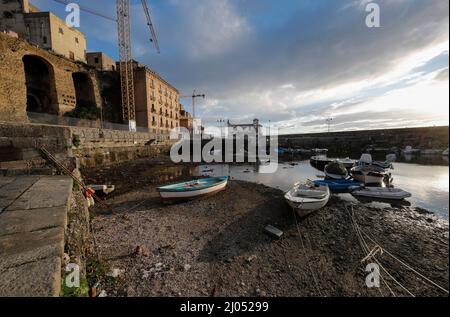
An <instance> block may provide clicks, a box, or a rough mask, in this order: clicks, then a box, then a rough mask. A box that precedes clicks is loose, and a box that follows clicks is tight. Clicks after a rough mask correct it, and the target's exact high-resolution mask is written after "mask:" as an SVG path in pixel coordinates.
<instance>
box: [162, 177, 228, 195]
mask: <svg viewBox="0 0 450 317" xmlns="http://www.w3.org/2000/svg"><path fill="white" fill-rule="evenodd" d="M227 184H228V177H226V176H225V177H214V178H202V179H197V180H193V181H189V182H183V183H178V184H172V185H167V186H162V187H158V188H157V190H158V192H159V195H160V197H161V199H162V200H192V199H196V198H199V197H203V196H207V195H212V194H215V193H217V192H219V191H222V190H225V188H226V187H227Z"/></svg>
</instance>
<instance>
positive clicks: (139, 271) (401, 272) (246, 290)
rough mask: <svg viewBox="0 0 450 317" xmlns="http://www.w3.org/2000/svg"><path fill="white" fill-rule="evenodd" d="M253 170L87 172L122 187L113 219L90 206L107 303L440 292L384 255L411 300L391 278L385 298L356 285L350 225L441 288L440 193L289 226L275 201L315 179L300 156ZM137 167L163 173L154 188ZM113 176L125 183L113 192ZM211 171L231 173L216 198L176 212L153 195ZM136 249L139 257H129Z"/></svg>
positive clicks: (347, 200) (358, 268)
mask: <svg viewBox="0 0 450 317" xmlns="http://www.w3.org/2000/svg"><path fill="white" fill-rule="evenodd" d="M399 165H400V167H397V168H396V169H395V171H398V174H394V177H395V180H394V182H395V181H400V179H401V175H402V174H403V173H405V172H408V171H409V170H408V167H409V166H408V165H407V166H403V165H402V164H396V166H399ZM411 167H415V165H412V166H411ZM254 168H255V167H254V166H252V165H241V164H239V165H232V166H229V165H221V164H217V165H198V166H192V165H191V164H188V165H186V166H178V168H177V167H172V168H170V167H166V166H159V167H158V164H155V162H153V163H152V162H149V161H146V160H140V161H136V162H135V163H133V164H132V165H131V166H128V165H127V166H123V167H120V168H114V171H108V170H104V169H101V168H99V169H92V170H89V171H85V172H84V173H85V175H87V179H88V180H92V181H94V180H95V181H97V182H98V181H109V182H116V184H118V185H119V188H120V190H119V191H118V192H116V193H115V194H113V196H108V198H107V200H106V202H107V204H108V206H109V207H110V208H111V210H114V213H111V212H110V210H108V209H105V208H103V207H96V208H95V209H94V210H95V213H96V216H95V218H94V220H93V230H94V231H93V232H94V235H95V238H96V243H97V248H98V252H99V256H100V258H102V259H103V260H104V261H106V262H108V263H109V265H110V266H111V267H114V268H118V269H120V270H121V272H123V273H122V275H121V276H120V277H118V278H117V279H113V280H111V279H110V280H109V281H108V282H107V283H106V284H105V285H104V289H105V292H106V293H108V294H112V295H113V296H394V294H395V296H411V294H414V295H415V296H446V293H445V291H442V289H439V288H436V286H433V285H430V283H429V282H427V281H426V280H425V282H424V281H423V280H422V282H420V280H421V278H420V277H419V278H418V279H416V277H414V275H415V274H414V273H413V272H411V270H410V269H408V268H405V267H404V266H403V265H402V264H400V263H398V262H397V261H395V260H393V259H392V258H390V257H389V255H386V254H384V255H382V256H381V257H380V259H381V258H382V259H383V263H384V265H385V266H386V269H387V270H388V271H389V272H390V274H393V276H395V279H396V280H397V281H398V282H399V283H400V285H403V286H404V287H405V288H406V289H407V290H408V291H409V292H411V293H408V292H407V291H405V289H403V288H402V287H401V286H399V284H396V283H395V282H393V281H392V280H391V281H388V282H387V283H389V284H388V285H390V287H392V288H393V289H392V290H393V293H390V291H389V288H387V287H386V286H384V287H381V288H380V289H379V290H370V289H368V288H367V287H365V284H364V279H365V274H366V273H365V272H364V268H365V265H363V264H362V263H361V260H362V259H363V258H364V257H365V255H367V254H365V250H364V249H362V248H361V246H360V244H359V242H358V236H357V231H355V229H354V225H353V221H355V222H356V223H357V224H358V226H359V227H360V228H363V229H362V230H363V231H364V232H365V233H366V234H367V235H368V237H370V238H371V239H374V240H373V241H376V243H373V242H371V241H370V240H368V238H366V239H367V243H368V245H369V248H373V247H375V246H376V245H380V246H382V248H383V249H385V250H386V251H388V252H390V253H391V254H394V255H395V256H396V257H397V258H400V259H403V261H405V262H406V263H408V265H410V266H411V267H414V268H415V270H417V271H418V272H427V274H428V276H427V278H428V279H430V280H433V282H435V283H437V284H438V285H446V284H447V283H448V203H447V202H446V198H445V196H446V195H448V188H447V189H445V188H441V190H442V196H441V197H442V200H441V201H440V202H435V201H431V199H429V200H427V199H424V197H417V195H418V193H419V191H418V190H412V193H413V195H412V197H417V198H416V199H417V200H412V201H411V202H410V203H409V204H401V203H400V204H398V203H395V202H390V203H389V202H387V203H386V202H379V201H364V200H363V201H359V200H357V199H356V198H355V197H353V196H351V195H350V194H339V195H333V197H332V198H331V199H330V201H329V202H328V204H327V206H326V207H324V208H322V209H320V210H318V211H317V212H315V213H313V214H311V215H309V216H308V217H306V218H298V217H297V216H296V214H295V213H294V212H293V210H292V208H290V207H289V205H288V204H287V203H286V201H285V199H284V193H285V192H286V191H287V190H288V189H289V187H290V186H292V184H293V182H294V180H298V179H307V178H308V177H311V178H313V177H316V176H317V174H318V173H319V172H318V171H317V170H315V169H314V168H313V167H312V166H310V164H309V160H305V161H300V162H290V163H284V164H280V166H279V169H278V171H277V173H275V174H274V175H271V174H266V175H264V174H258V173H257V171H255V170H254ZM423 168H424V170H426V168H427V166H423ZM432 168H434V167H432ZM439 168H440V167H437V169H436V171H438V170H439ZM146 170H149V171H152V173H153V174H157V175H160V177H161V178H160V180H156V181H152V182H149V181H150V179H149V178H147V177H146V175H147V174H146V172H145V171H146ZM174 171H175V172H174ZM294 171H296V172H294ZM441 173H442V174H440V175H439V177H440V178H439V177H438V178H437V179H436V180H434V182H435V183H439V179H440V180H441V182H443V180H444V179H445V177H446V175H448V168H447V167H445V166H443V167H442V168H441ZM446 173H447V174H446ZM433 174H434V175H437V174H438V173H437V172H436V173H433ZM120 175H127V176H129V179H132V180H133V181H131V182H126V183H123V184H122V186H121V185H120V179H121V176H120ZM216 175H228V176H229V178H230V181H229V184H228V187H227V189H226V190H225V191H223V192H220V193H218V194H216V195H214V196H211V197H208V198H204V199H201V200H195V201H191V202H185V203H175V204H163V203H161V201H160V199H159V195H158V192H157V187H158V186H159V184H164V183H167V182H169V183H175V182H177V181H182V180H189V179H192V178H201V177H205V176H207V177H213V176H216ZM410 177H413V178H414V179H415V182H414V181H411V180H410V179H408V181H406V180H405V179H404V180H403V182H405V181H406V182H405V183H400V184H402V187H404V188H407V189H411V188H417V182H422V181H423V178H422V177H423V174H421V173H420V172H418V173H417V174H415V175H410ZM127 179H128V178H127ZM161 180H163V181H161ZM408 182H409V186H406V183H408ZM403 184H405V185H403ZM405 186H406V187H405ZM438 196H439V195H436V193H433V194H430V196H429V197H433V199H432V200H434V197H438ZM422 199H423V200H422ZM424 207H428V208H424ZM267 225H272V226H274V227H276V228H278V229H280V230H281V231H282V232H283V237H282V238H281V239H274V238H273V237H271V236H270V235H267V233H266V232H264V228H265V227H266V226H267ZM297 226H298V227H297ZM130 228H137V229H136V230H133V231H130V230H129V229H130ZM181 241H183V243H181ZM411 241H414V243H411ZM136 248H138V249H139V250H144V251H142V252H139V254H138V255H136V254H135V251H136ZM141 253H142V254H141ZM431 254H433V256H429V255H431ZM380 261H381V260H380ZM384 261H385V262H384ZM311 267H312V268H314V269H313V272H311V271H310V269H311ZM188 285H191V286H192V287H187V286H188ZM186 290H187V291H186ZM380 292H381V293H380Z"/></svg>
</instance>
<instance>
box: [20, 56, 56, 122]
mask: <svg viewBox="0 0 450 317" xmlns="http://www.w3.org/2000/svg"><path fill="white" fill-rule="evenodd" d="M22 62H23V65H24V70H25V85H26V87H27V111H30V112H40V113H49V114H58V113H59V105H58V98H57V94H56V84H55V73H54V70H53V66H52V65H51V64H50V63H49V62H48V61H47V60H45V59H44V58H42V57H40V56H36V55H25V56H24V57H23V58H22Z"/></svg>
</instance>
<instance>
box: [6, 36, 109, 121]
mask: <svg viewBox="0 0 450 317" xmlns="http://www.w3.org/2000/svg"><path fill="white" fill-rule="evenodd" d="M0 60H1V62H0V121H16V122H20V121H25V122H26V121H28V119H29V117H28V114H27V113H28V112H33V113H36V112H38V113H46V114H55V115H63V114H65V113H67V112H70V111H72V110H73V109H74V108H75V107H76V106H77V105H79V106H84V107H96V108H100V106H101V103H102V98H101V93H102V92H101V90H100V84H99V81H98V79H97V74H96V71H95V70H93V69H92V68H90V67H88V66H87V65H86V64H83V63H75V62H73V61H70V60H69V59H67V58H64V57H60V56H58V55H56V54H54V53H52V52H51V51H48V50H43V49H40V48H38V47H36V46H34V45H31V44H30V43H28V42H26V41H24V40H21V39H17V38H15V37H12V36H9V35H8V34H4V33H1V32H0Z"/></svg>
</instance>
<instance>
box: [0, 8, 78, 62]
mask: <svg viewBox="0 0 450 317" xmlns="http://www.w3.org/2000/svg"><path fill="white" fill-rule="evenodd" d="M0 31H6V32H8V31H13V32H15V33H17V34H18V36H19V38H22V39H25V40H27V41H28V42H30V43H32V44H34V45H36V46H38V47H40V48H43V49H46V50H51V51H53V52H55V53H57V54H60V55H62V56H64V57H66V58H69V59H71V60H73V61H82V62H86V38H85V36H84V34H83V33H81V32H80V31H78V30H77V29H74V28H70V27H68V26H67V25H66V23H65V21H63V20H61V19H60V18H58V17H57V16H56V15H54V14H53V13H51V12H41V11H40V10H39V9H37V8H36V7H33V6H32V5H30V3H29V0H16V1H4V0H2V1H0Z"/></svg>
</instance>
